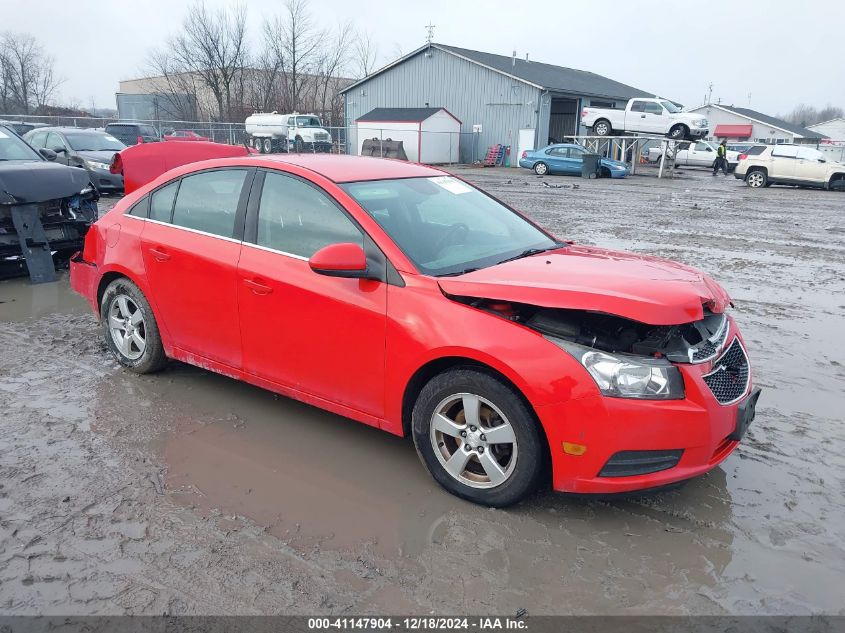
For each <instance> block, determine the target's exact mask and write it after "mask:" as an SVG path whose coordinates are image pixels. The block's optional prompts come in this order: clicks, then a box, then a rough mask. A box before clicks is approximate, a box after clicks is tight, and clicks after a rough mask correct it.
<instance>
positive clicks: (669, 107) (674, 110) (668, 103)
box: [660, 101, 681, 114]
mask: <svg viewBox="0 0 845 633" xmlns="http://www.w3.org/2000/svg"><path fill="white" fill-rule="evenodd" d="M660 105H662V106H663V107H664V108H666V109H667V110H668V111H669V112H671V113H672V114H677V113H678V112H680V111H681V109H680V108H679V107H678V106H676V105H675V104H674V103H672V102H671V101H661V102H660Z"/></svg>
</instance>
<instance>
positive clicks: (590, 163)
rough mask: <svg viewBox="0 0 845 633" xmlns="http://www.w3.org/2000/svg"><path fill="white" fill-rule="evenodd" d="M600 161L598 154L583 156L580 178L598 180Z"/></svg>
mask: <svg viewBox="0 0 845 633" xmlns="http://www.w3.org/2000/svg"><path fill="white" fill-rule="evenodd" d="M600 159H601V156H599V155H598V154H584V155H583V162H582V163H581V178H598V177H599V160H600Z"/></svg>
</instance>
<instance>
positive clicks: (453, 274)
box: [437, 266, 480, 277]
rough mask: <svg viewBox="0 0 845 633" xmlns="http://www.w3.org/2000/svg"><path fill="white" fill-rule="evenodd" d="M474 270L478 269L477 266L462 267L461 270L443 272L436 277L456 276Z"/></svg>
mask: <svg viewBox="0 0 845 633" xmlns="http://www.w3.org/2000/svg"><path fill="white" fill-rule="evenodd" d="M476 270H480V268H478V267H477V266H476V267H475V268H464V269H463V270H457V271H455V272H453V273H443V274H442V275H437V276H438V277H457V276H458V275H466V274H467V273H472V272H475V271H476Z"/></svg>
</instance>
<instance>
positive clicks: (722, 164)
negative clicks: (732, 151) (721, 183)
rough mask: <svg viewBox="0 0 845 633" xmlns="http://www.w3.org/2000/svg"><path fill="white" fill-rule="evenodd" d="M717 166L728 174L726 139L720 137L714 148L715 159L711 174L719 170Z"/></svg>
mask: <svg viewBox="0 0 845 633" xmlns="http://www.w3.org/2000/svg"><path fill="white" fill-rule="evenodd" d="M719 168H721V169H722V171H723V172H725V176H727V175H728V141H727V140H725V139H722V142H721V143H719V147H717V148H716V160H715V161H714V162H713V175H714V176H715V175H716V173H717V172H718V171H719Z"/></svg>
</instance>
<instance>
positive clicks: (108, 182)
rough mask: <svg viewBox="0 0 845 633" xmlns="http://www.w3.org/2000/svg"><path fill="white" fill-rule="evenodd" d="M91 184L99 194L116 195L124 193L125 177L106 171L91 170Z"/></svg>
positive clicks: (89, 171)
mask: <svg viewBox="0 0 845 633" xmlns="http://www.w3.org/2000/svg"><path fill="white" fill-rule="evenodd" d="M88 174H89V175H90V176H91V183H92V184H93V185H94V186H95V187H96V188H97V191H99V192H101V193H102V192H109V193H116V192H122V191H123V176H122V175H120V174H113V173H111V172H110V171H107V170H105V169H89V170H88Z"/></svg>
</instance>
